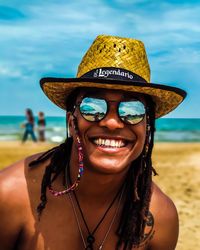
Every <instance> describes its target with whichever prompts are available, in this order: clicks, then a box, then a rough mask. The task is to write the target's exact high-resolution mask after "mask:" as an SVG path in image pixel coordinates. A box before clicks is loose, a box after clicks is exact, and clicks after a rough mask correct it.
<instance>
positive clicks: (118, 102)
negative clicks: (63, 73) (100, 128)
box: [73, 95, 148, 125]
mask: <svg viewBox="0 0 200 250" xmlns="http://www.w3.org/2000/svg"><path fill="white" fill-rule="evenodd" d="M85 98H94V99H99V100H103V101H105V103H106V107H107V109H106V113H105V115H104V116H103V117H102V118H101V119H99V120H98V121H89V120H87V119H86V118H85V117H84V116H83V114H82V112H81V110H80V105H81V103H82V101H83V99H85ZM131 101H139V102H141V103H142V104H143V106H144V110H145V113H144V116H143V118H142V120H141V121H139V122H137V123H134V124H131V123H129V122H126V121H124V120H122V118H121V116H120V115H119V105H120V103H121V102H131ZM109 103H117V115H118V117H119V119H120V121H122V122H123V123H125V124H127V125H137V124H139V123H140V122H142V121H143V120H144V117H145V116H146V114H147V112H148V107H147V106H146V105H145V104H144V102H143V101H141V100H140V99H138V98H134V99H130V100H127V101H126V100H124V101H114V100H111V101H108V100H106V99H105V98H99V97H92V96H89V95H85V96H81V100H80V101H79V102H78V103H76V104H75V105H74V109H73V110H74V111H75V109H76V107H78V108H79V112H80V114H81V116H82V117H83V118H84V119H85V120H86V121H88V122H100V121H102V120H103V119H104V118H105V117H106V116H107V114H108V113H109V110H110V105H109ZM74 111H73V112H74Z"/></svg>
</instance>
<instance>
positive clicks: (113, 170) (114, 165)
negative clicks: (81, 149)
mask: <svg viewBox="0 0 200 250" xmlns="http://www.w3.org/2000/svg"><path fill="white" fill-rule="evenodd" d="M129 166H130V164H124V163H123V161H119V160H116V159H108V158H106V159H105V158H104V159H98V161H97V160H94V161H93V160H90V161H88V162H87V163H86V167H87V168H88V169H89V170H91V171H94V172H98V173H101V174H120V173H123V172H127V171H128V169H129Z"/></svg>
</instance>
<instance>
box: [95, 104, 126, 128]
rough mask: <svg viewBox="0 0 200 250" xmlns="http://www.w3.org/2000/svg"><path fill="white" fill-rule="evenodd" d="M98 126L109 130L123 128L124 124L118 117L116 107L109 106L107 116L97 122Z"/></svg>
mask: <svg viewBox="0 0 200 250" xmlns="http://www.w3.org/2000/svg"><path fill="white" fill-rule="evenodd" d="M99 126H102V127H107V128H108V129H110V130H115V129H118V128H124V123H123V122H122V121H121V119H120V118H119V116H118V113H117V107H116V105H115V106H113V105H110V107H109V111H108V113H107V115H106V116H105V117H104V118H103V119H102V120H101V121H100V122H99Z"/></svg>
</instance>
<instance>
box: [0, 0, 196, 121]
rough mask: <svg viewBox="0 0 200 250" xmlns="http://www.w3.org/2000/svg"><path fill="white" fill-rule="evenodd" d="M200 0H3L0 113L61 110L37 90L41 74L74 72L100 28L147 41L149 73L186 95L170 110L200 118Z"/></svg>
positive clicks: (0, 5) (0, 15)
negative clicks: (181, 90)
mask: <svg viewBox="0 0 200 250" xmlns="http://www.w3.org/2000/svg"><path fill="white" fill-rule="evenodd" d="M199 13H200V0H199V1H191V0H190V1H189V0H188V1H186V0H182V1H181V0H180V1H174V0H169V1H157V0H155V1H151V0H149V1H147V0H126V1H125V0H88V1H84V0H82V1H81V0H77V1H70V0H67V1H66V0H59V1H54V0H46V1H41V0H40V1H39V0H34V1H32V0H29V1H28V0H26V1H25V0H21V1H16V0H6V1H1V0H0V34H1V35H0V86H1V91H0V115H23V114H24V110H25V109H26V108H27V107H30V108H32V109H33V111H34V113H37V112H38V111H40V110H42V111H44V112H45V113H46V115H56V116H59V115H64V111H62V110H60V109H59V108H58V107H56V106H55V105H54V104H52V103H51V102H50V101H49V100H48V99H47V97H46V96H45V95H44V94H43V93H42V91H41V89H40V87H39V80H40V78H41V77H44V76H56V77H74V76H75V75H76V71H77V67H78V64H79V63H80V60H81V58H82V56H83V55H84V53H85V52H86V50H87V49H88V47H89V46H90V44H91V43H92V41H93V40H94V39H95V37H96V36H97V35H98V34H110V35H117V36H125V37H131V38H137V39H139V40H142V41H143V42H144V43H145V46H146V50H147V54H148V57H149V63H150V66H151V81H152V82H155V83H164V84H169V85H172V86H176V87H180V88H183V89H185V90H186V91H187V92H188V96H187V98H186V100H185V102H184V103H182V104H181V105H180V106H179V108H178V109H177V110H175V111H173V112H172V113H171V114H170V115H168V116H167V117H185V118H187V117H192V118H193V117H198V118H200V108H199V107H200V79H199V78H200V77H199V72H200V15H199Z"/></svg>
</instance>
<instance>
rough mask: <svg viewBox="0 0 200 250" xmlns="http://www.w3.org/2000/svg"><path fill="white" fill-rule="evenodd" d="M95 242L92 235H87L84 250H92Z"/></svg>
mask: <svg viewBox="0 0 200 250" xmlns="http://www.w3.org/2000/svg"><path fill="white" fill-rule="evenodd" d="M94 242H95V238H94V236H93V235H91V234H90V235H88V237H87V243H88V245H87V247H86V250H93V243H94Z"/></svg>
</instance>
